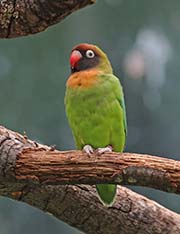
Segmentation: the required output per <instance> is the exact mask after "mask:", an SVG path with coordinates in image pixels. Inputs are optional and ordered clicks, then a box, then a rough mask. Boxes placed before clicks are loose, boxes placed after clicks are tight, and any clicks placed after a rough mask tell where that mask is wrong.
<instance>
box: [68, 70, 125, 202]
mask: <svg viewBox="0 0 180 234" xmlns="http://www.w3.org/2000/svg"><path fill="white" fill-rule="evenodd" d="M65 105H66V113H67V117H68V120H69V123H70V127H71V129H72V132H73V136H74V139H75V142H76V146H77V148H78V149H83V147H84V146H85V145H91V146H92V147H93V148H94V149H96V148H100V147H101V148H103V147H106V146H108V145H111V146H112V147H113V151H116V152H122V151H123V149H124V145H125V137H126V131H127V124H126V111H125V104H124V97H123V90H122V87H121V84H120V82H119V79H118V78H116V77H115V76H114V75H113V74H111V73H109V74H106V73H104V74H103V73H102V74H101V75H97V81H96V83H95V84H94V85H93V86H91V87H78V88H77V87H76V88H73V87H67V89H66V96H65ZM96 188H97V192H98V194H99V196H100V198H101V200H102V202H103V203H104V204H106V205H107V206H110V205H112V203H113V202H114V198H115V194H116V185H112V184H111V185H110V184H106V185H104V184H102V185H100V184H99V185H96Z"/></svg>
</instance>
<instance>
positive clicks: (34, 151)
mask: <svg viewBox="0 0 180 234" xmlns="http://www.w3.org/2000/svg"><path fill="white" fill-rule="evenodd" d="M111 156H113V157H111ZM114 157H115V161H114ZM136 157H137V158H138V159H137V158H136ZM83 158H84V160H85V163H84V162H83ZM101 158H102V159H101ZM94 159H95V156H92V157H90V158H89V157H86V156H85V155H84V154H82V153H81V152H80V151H70V152H68V151H67V152H58V151H56V150H55V149H54V148H52V147H47V146H44V145H40V144H38V143H36V142H34V141H31V140H29V139H28V138H27V136H22V135H20V134H18V133H15V132H12V131H10V130H8V129H6V128H4V127H0V195H2V196H6V197H10V198H13V199H15V200H18V201H22V202H26V203H27V204H30V205H32V206H35V207H37V208H39V209H41V210H43V211H47V212H49V213H52V214H53V215H54V216H55V217H57V218H58V219H61V220H63V221H65V222H66V223H68V224H69V225H72V226H74V227H76V228H78V229H80V230H82V231H84V232H85V233H88V234H93V233H97V234H103V233H107V234H110V233H111V234H115V233H116V234H118V233H119V234H126V233H127V234H131V233H132V234H134V233H139V234H145V233H146V234H150V233H151V234H156V233H157V234H158V233H162V234H166V233H167V234H169V233H170V234H171V233H172V234H179V233H180V215H178V214H176V213H174V212H172V211H170V210H168V209H166V208H164V207H162V206H160V205H159V204H157V203H156V202H153V201H151V200H149V199H147V198H145V197H143V196H141V195H138V194H136V193H134V192H132V191H130V190H129V189H126V188H123V187H119V189H118V195H117V199H116V202H115V204H114V205H113V207H110V208H107V207H104V206H103V205H102V204H101V203H100V202H99V200H98V198H97V195H96V192H95V191H94V188H93V187H92V186H85V185H77V186H72V185H59V184H65V183H66V184H69V183H82V182H84V183H85V182H86V183H94V182H103V183H104V182H110V181H111V182H113V181H114V182H115V183H125V184H126V183H129V184H131V183H132V184H136V181H141V176H145V178H144V179H145V182H137V184H138V183H139V184H141V185H146V186H148V183H150V185H151V187H157V188H158V183H159V184H160V183H161V182H162V183H163V180H165V181H166V182H165V183H164V185H163V186H161V185H159V188H160V189H164V190H166V189H165V187H166V186H165V185H167V186H168V187H170V191H171V192H173V191H174V192H178V191H179V171H180V168H179V162H176V161H174V160H170V159H162V158H158V157H153V156H148V155H138V154H126V153H125V154H115V153H112V154H110V155H109V156H108V155H103V156H101V157H98V156H97V157H96V161H94ZM79 160H80V161H79ZM163 162H164V163H163ZM130 165H131V166H132V167H131V166H130ZM138 165H139V166H140V167H138ZM106 166H107V167H106ZM129 166H130V169H128V168H129ZM156 167H158V168H156ZM136 168H137V170H136ZM145 171H147V173H146V172H145ZM100 172H103V173H104V176H103V177H102V176H100ZM150 172H151V173H150ZM86 173H87V174H86ZM114 173H115V174H114ZM158 173H159V176H158ZM110 176H112V178H109V177H110ZM86 177H87V178H86ZM119 177H120V178H121V179H118V178H119ZM147 177H148V178H147ZM96 179H97V181H96ZM155 180H158V183H156V182H154V181H155ZM123 181H124V182H123ZM142 181H143V180H142ZM57 184H58V185H57Z"/></svg>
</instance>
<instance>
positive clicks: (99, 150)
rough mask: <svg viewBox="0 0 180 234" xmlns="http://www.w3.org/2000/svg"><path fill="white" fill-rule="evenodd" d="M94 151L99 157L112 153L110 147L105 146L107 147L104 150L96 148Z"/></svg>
mask: <svg viewBox="0 0 180 234" xmlns="http://www.w3.org/2000/svg"><path fill="white" fill-rule="evenodd" d="M96 151H97V154H98V155H101V154H104V153H109V152H112V147H111V146H107V147H104V148H97V150H96Z"/></svg>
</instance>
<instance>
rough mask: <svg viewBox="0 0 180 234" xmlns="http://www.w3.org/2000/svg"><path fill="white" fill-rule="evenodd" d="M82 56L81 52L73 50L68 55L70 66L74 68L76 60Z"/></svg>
mask: <svg viewBox="0 0 180 234" xmlns="http://www.w3.org/2000/svg"><path fill="white" fill-rule="evenodd" d="M81 58H82V54H81V53H80V52H79V51H78V50H74V51H73V52H72V53H71V56H70V64H71V68H74V67H75V66H76V64H77V62H78V61H79V60H80V59H81Z"/></svg>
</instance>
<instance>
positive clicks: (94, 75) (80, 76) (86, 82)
mask: <svg viewBox="0 0 180 234" xmlns="http://www.w3.org/2000/svg"><path fill="white" fill-rule="evenodd" d="M100 74H101V72H100V71H98V70H96V69H91V70H87V71H79V72H75V73H73V74H72V75H70V76H69V79H68V80H67V87H71V88H80V87H81V88H88V87H91V86H93V85H95V84H96V83H97V81H98V75H100Z"/></svg>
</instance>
